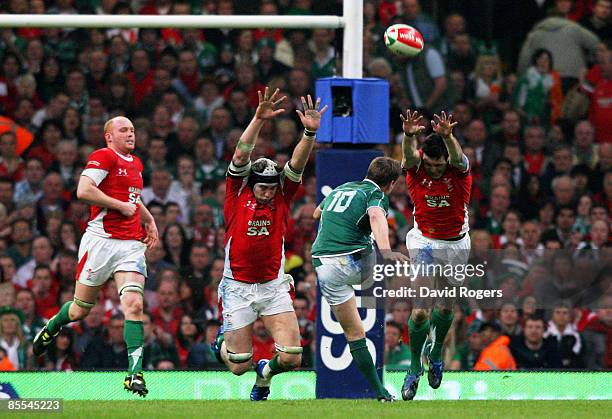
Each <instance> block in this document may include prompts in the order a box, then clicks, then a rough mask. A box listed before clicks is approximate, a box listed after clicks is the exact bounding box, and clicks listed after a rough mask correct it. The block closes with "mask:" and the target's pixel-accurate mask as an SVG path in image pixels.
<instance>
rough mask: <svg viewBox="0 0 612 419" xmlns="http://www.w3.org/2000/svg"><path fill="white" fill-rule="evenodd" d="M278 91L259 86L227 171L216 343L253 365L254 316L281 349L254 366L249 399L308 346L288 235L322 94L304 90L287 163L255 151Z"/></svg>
mask: <svg viewBox="0 0 612 419" xmlns="http://www.w3.org/2000/svg"><path fill="white" fill-rule="evenodd" d="M278 95H279V90H278V89H276V91H275V92H274V93H272V95H270V93H269V90H268V88H266V89H265V91H264V92H263V94H262V92H259V106H258V107H257V109H256V111H255V116H254V117H253V119H252V120H251V122H250V123H249V125H248V127H247V128H246V130H245V131H244V133H243V134H242V136H241V138H240V140H239V141H238V144H237V146H236V150H235V151H234V155H233V157H232V161H231V163H230V165H229V168H228V171H227V180H226V184H227V191H226V195H225V207H224V210H223V212H224V214H223V215H224V218H225V229H226V233H225V268H224V272H223V279H222V280H221V283H220V284H219V300H220V303H221V308H222V313H223V314H222V316H223V326H222V327H221V328H220V330H219V335H218V336H217V339H216V342H215V344H214V345H213V351H214V352H215V355H216V356H217V358H218V359H219V360H220V362H223V363H224V364H225V365H227V367H228V368H229V370H230V371H231V372H233V373H234V374H236V375H241V374H243V373H245V372H246V371H249V370H252V369H253V365H252V360H251V358H252V356H253V346H252V344H253V340H252V339H253V323H254V322H255V320H257V318H258V317H259V318H261V319H262V321H263V323H264V325H265V327H266V329H267V330H268V331H269V332H270V333H271V335H272V338H273V339H274V342H275V346H276V351H277V354H276V355H274V356H273V357H272V359H271V360H269V361H268V360H260V361H259V362H258V363H257V365H256V368H255V369H256V373H257V378H256V382H255V385H254V386H253V389H252V391H251V396H250V398H251V400H253V401H259V400H266V399H267V398H268V395H269V393H270V383H271V380H272V377H273V376H274V375H276V374H280V373H282V372H285V371H288V370H291V369H294V368H297V367H299V366H300V364H301V359H302V347H301V346H300V331H299V326H298V321H297V317H296V315H295V312H294V310H293V302H292V298H291V295H290V293H291V292H292V291H293V280H292V278H291V276H290V275H286V274H285V255H284V240H285V238H284V236H285V233H286V228H287V220H288V217H289V211H290V206H291V202H292V200H293V197H294V195H295V193H296V191H297V189H298V187H299V185H300V182H301V178H302V172H303V170H304V168H305V166H306V163H307V162H308V158H309V156H310V152H311V151H312V148H313V146H314V143H315V134H316V131H317V129H319V126H320V124H321V115H323V113H324V112H325V110H326V109H327V106H324V107H323V108H322V109H321V110H320V111H319V106H320V100H319V99H317V101H316V103H315V104H313V102H312V98H311V97H310V95H308V96H307V98H304V97H302V105H303V107H304V112H301V111H299V110H298V111H297V113H298V115H299V117H300V120H301V121H302V124H303V125H304V135H303V136H302V138H301V140H300V142H299V143H298V144H297V145H296V147H295V150H294V151H293V155H292V156H291V160H290V161H289V162H288V163H287V164H286V165H285V167H284V168H282V169H281V168H279V167H278V166H277V164H276V163H275V162H273V161H272V160H270V159H267V158H260V159H258V160H256V161H255V162H253V163H252V164H251V152H252V151H253V149H254V148H255V142H256V140H257V137H258V135H259V131H260V130H261V128H262V126H263V124H264V122H265V121H266V120H270V119H273V118H274V117H276V116H277V115H279V114H280V113H282V112H283V109H275V108H276V107H277V106H278V105H280V103H281V102H282V101H283V100H284V99H285V97H282V98H278Z"/></svg>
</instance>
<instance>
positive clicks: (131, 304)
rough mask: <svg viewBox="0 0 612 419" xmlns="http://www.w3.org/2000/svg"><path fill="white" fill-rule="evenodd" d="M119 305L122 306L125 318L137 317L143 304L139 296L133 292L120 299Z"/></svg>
mask: <svg viewBox="0 0 612 419" xmlns="http://www.w3.org/2000/svg"><path fill="white" fill-rule="evenodd" d="M121 303H122V305H123V306H124V310H125V315H126V316H138V315H140V314H142V310H143V303H142V296H141V295H140V294H136V293H133V292H130V293H126V294H124V297H123V298H122V299H121Z"/></svg>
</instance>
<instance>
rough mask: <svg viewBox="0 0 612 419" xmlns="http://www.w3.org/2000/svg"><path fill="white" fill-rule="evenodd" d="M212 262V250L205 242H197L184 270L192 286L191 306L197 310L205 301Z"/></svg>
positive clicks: (192, 248)
mask: <svg viewBox="0 0 612 419" xmlns="http://www.w3.org/2000/svg"><path fill="white" fill-rule="evenodd" d="M211 262H212V259H211V256H210V250H209V249H208V247H207V246H206V245H205V244H203V243H195V244H194V245H193V246H191V249H190V252H189V264H188V265H187V267H186V269H185V270H184V271H183V274H182V277H183V278H184V280H185V282H186V284H187V285H188V286H189V288H191V292H192V298H191V303H190V305H191V308H192V310H193V312H197V311H198V310H199V309H200V308H201V307H202V305H203V304H204V303H205V302H206V301H205V295H204V292H205V288H206V287H208V286H209V285H210V277H209V276H208V270H209V268H210V264H211Z"/></svg>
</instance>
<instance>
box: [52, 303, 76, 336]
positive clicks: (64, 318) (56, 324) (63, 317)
mask: <svg viewBox="0 0 612 419" xmlns="http://www.w3.org/2000/svg"><path fill="white" fill-rule="evenodd" d="M71 305H72V301H67V302H65V303H64V305H63V306H62V308H60V311H59V312H58V313H57V314H56V315H55V316H53V317H51V320H49V322H48V323H47V330H48V331H49V334H50V335H51V336H53V335H55V334H56V333H57V332H59V331H60V329H61V328H62V326H63V325H65V324H68V323H70V322H71V321H72V320H70V315H69V314H68V312H69V311H70V306H71Z"/></svg>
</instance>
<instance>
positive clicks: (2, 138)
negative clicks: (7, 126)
mask: <svg viewBox="0 0 612 419" xmlns="http://www.w3.org/2000/svg"><path fill="white" fill-rule="evenodd" d="M24 172H25V163H24V161H23V160H22V159H21V157H19V156H18V155H17V136H16V135H15V133H13V132H12V131H8V132H5V133H2V134H0V176H3V177H7V178H9V179H11V180H12V181H14V182H18V181H20V180H21V179H22V178H23V176H24Z"/></svg>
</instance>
